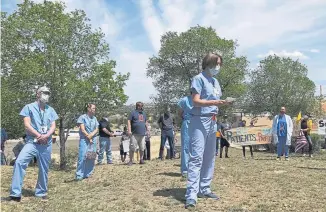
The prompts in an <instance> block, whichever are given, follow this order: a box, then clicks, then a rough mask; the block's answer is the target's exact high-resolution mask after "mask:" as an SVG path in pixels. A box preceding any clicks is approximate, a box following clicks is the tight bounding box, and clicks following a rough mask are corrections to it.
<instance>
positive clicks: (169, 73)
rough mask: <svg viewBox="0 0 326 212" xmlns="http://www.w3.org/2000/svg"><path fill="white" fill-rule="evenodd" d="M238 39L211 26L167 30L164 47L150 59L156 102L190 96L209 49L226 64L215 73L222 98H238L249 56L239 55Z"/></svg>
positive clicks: (163, 38)
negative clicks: (218, 55)
mask: <svg viewBox="0 0 326 212" xmlns="http://www.w3.org/2000/svg"><path fill="white" fill-rule="evenodd" d="M236 47H237V44H236V42H235V41H232V40H227V39H223V38H220V37H219V36H218V35H217V33H216V32H215V30H214V29H213V28H211V27H209V28H205V27H201V26H196V27H192V28H190V29H189V30H188V31H186V32H183V33H181V34H178V33H177V32H167V33H166V34H164V35H163V36H162V38H161V49H160V51H159V53H158V55H157V56H153V57H151V58H150V61H149V64H148V67H147V76H148V77H151V78H152V79H153V81H154V82H153V85H154V87H155V88H156V90H157V92H158V94H157V96H154V97H153V98H152V99H153V102H154V103H155V104H156V105H160V107H159V108H158V109H160V110H162V108H164V106H166V105H171V104H175V103H176V102H177V101H178V100H179V99H180V98H181V97H183V96H186V95H189V94H190V93H189V91H190V83H191V80H192V78H193V77H194V76H195V75H197V74H198V73H200V72H201V71H202V70H201V63H202V59H203V57H204V56H205V55H206V54H207V53H209V52H216V53H219V54H220V55H222V57H223V63H224V65H223V66H222V68H221V71H220V73H219V74H218V75H217V76H216V77H217V79H218V81H219V83H220V85H221V89H222V92H223V97H227V96H232V97H238V96H240V95H241V94H243V93H244V92H245V89H246V87H245V83H244V80H245V74H246V72H247V68H248V61H247V59H246V57H244V56H240V57H237V56H236V54H235V51H236Z"/></svg>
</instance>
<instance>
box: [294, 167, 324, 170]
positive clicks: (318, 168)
mask: <svg viewBox="0 0 326 212" xmlns="http://www.w3.org/2000/svg"><path fill="white" fill-rule="evenodd" d="M296 168H298V169H310V170H318V171H326V168H320V167H302V166H297V167H296Z"/></svg>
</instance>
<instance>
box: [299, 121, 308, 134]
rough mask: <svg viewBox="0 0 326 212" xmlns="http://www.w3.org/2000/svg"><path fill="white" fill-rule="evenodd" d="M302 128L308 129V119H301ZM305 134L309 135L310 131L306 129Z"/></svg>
mask: <svg viewBox="0 0 326 212" xmlns="http://www.w3.org/2000/svg"><path fill="white" fill-rule="evenodd" d="M301 129H303V130H305V129H308V122H307V121H306V120H302V121H301ZM303 133H304V135H308V132H306V131H304V132H303Z"/></svg>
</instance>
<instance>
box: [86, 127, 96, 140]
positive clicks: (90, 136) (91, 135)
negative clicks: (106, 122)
mask: <svg viewBox="0 0 326 212" xmlns="http://www.w3.org/2000/svg"><path fill="white" fill-rule="evenodd" d="M97 133H98V127H96V128H95V130H94V131H93V132H91V134H89V135H88V137H89V138H93V137H94V136H95V135H96V134H97Z"/></svg>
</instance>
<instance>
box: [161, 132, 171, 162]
mask: <svg viewBox="0 0 326 212" xmlns="http://www.w3.org/2000/svg"><path fill="white" fill-rule="evenodd" d="M166 139H168V141H169V145H170V154H169V155H170V159H172V158H174V136H173V130H172V129H171V130H162V133H161V147H160V156H159V157H160V158H161V159H163V152H164V145H165V142H166Z"/></svg>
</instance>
